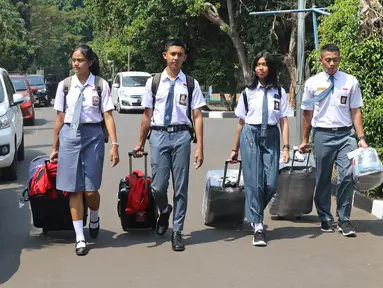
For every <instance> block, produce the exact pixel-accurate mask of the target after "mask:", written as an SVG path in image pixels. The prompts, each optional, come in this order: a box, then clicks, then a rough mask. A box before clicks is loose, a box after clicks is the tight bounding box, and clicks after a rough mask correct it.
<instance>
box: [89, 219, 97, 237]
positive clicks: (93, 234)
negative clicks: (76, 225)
mask: <svg viewBox="0 0 383 288" xmlns="http://www.w3.org/2000/svg"><path fill="white" fill-rule="evenodd" d="M90 223H92V224H96V223H99V224H98V226H97V228H90ZM98 231H100V217H98V219H97V221H95V222H92V221H89V234H90V237H92V238H97V236H98Z"/></svg>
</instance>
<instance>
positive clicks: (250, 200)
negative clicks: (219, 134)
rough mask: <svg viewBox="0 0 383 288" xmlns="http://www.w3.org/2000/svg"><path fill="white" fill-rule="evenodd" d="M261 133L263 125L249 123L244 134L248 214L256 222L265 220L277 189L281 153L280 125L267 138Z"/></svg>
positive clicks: (244, 177) (242, 140) (243, 156)
mask: <svg viewBox="0 0 383 288" xmlns="http://www.w3.org/2000/svg"><path fill="white" fill-rule="evenodd" d="M260 135H261V127H260V126H253V125H249V124H245V125H244V126H243V128H242V131H241V138H240V143H241V145H240V149H241V158H242V166H243V181H244V184H245V198H246V206H245V211H246V218H247V221H248V222H251V223H256V224H259V223H263V216H264V213H263V211H264V210H265V208H266V206H267V204H268V203H269V202H270V200H271V198H273V196H274V194H275V192H276V191H277V184H278V173H279V157H280V147H279V146H280V134H279V129H278V127H277V126H274V127H268V128H267V135H266V137H265V138H263V137H260Z"/></svg>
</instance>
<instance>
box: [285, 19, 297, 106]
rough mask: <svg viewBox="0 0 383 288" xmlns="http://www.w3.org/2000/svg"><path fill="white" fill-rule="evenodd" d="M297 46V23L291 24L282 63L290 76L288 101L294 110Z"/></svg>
mask: <svg viewBox="0 0 383 288" xmlns="http://www.w3.org/2000/svg"><path fill="white" fill-rule="evenodd" d="M296 44H297V22H296V21H293V22H292V27H291V35H290V44H289V52H288V53H287V55H285V58H284V62H285V65H286V67H287V70H288V71H289V75H290V92H289V95H288V100H289V103H290V106H291V108H292V109H293V110H295V108H296V107H295V106H296V101H295V90H296V79H297V65H296V54H295V48H296V46H297V45H296Z"/></svg>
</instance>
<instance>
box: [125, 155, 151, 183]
mask: <svg viewBox="0 0 383 288" xmlns="http://www.w3.org/2000/svg"><path fill="white" fill-rule="evenodd" d="M142 155H143V156H144V163H145V171H144V179H145V189H146V190H148V152H142ZM128 156H129V176H130V177H129V187H132V174H133V172H132V170H133V168H132V166H133V164H132V158H133V152H129V153H128Z"/></svg>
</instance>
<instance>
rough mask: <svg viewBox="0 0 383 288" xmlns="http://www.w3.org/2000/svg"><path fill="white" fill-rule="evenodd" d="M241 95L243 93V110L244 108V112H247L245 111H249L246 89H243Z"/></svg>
mask: <svg viewBox="0 0 383 288" xmlns="http://www.w3.org/2000/svg"><path fill="white" fill-rule="evenodd" d="M242 95H243V104H244V105H245V110H246V114H247V112H249V103H248V102H247V94H246V89H245V90H243V92H242Z"/></svg>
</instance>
